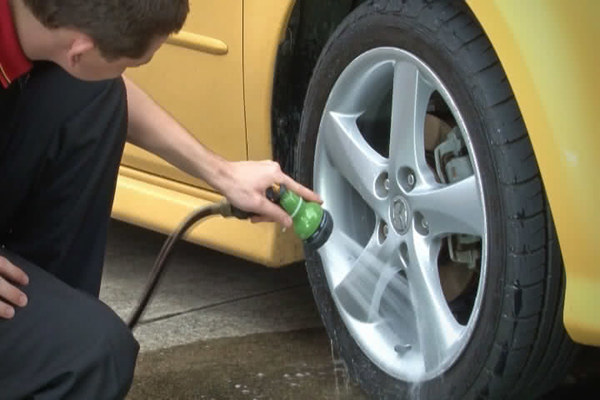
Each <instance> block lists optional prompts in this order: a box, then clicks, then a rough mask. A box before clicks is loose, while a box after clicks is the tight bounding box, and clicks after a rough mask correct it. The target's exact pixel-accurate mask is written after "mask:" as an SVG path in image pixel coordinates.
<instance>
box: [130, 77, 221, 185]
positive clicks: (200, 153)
mask: <svg viewBox="0 0 600 400" xmlns="http://www.w3.org/2000/svg"><path fill="white" fill-rule="evenodd" d="M123 79H124V81H125V86H126V88H127V105H128V107H129V123H128V135H127V141H128V142H130V143H131V144H134V145H136V146H139V147H141V148H143V149H144V150H147V151H149V152H151V153H153V154H156V155H157V156H159V157H161V158H163V159H164V160H165V161H167V162H169V163H170V164H172V165H174V166H175V167H177V168H179V169H181V170H182V171H184V172H186V173H188V174H190V175H192V176H194V177H197V178H201V179H204V180H205V181H206V182H207V183H208V184H209V185H211V186H213V187H214V188H215V189H217V190H221V189H222V188H221V187H219V186H220V185H221V184H222V183H223V182H224V181H225V180H226V179H225V178H226V177H227V172H228V164H229V163H228V161H226V160H225V159H223V158H222V157H220V156H218V155H217V154H215V153H213V152H212V151H210V150H209V149H207V148H206V147H204V146H203V145H202V144H201V143H200V142H198V141H197V140H196V139H195V138H194V137H193V136H192V135H191V134H190V133H189V132H188V131H187V130H186V129H185V128H184V127H183V126H182V125H181V124H179V123H178V122H177V121H176V120H175V119H174V118H173V117H172V116H171V115H170V114H169V113H167V112H166V111H165V110H164V109H163V108H162V107H160V106H159V105H158V104H157V103H156V102H155V101H154V100H152V99H151V98H150V96H148V95H147V94H146V93H145V92H144V91H143V90H141V89H140V88H139V87H138V86H137V85H136V84H135V83H133V82H132V81H131V80H130V79H128V78H126V77H123Z"/></svg>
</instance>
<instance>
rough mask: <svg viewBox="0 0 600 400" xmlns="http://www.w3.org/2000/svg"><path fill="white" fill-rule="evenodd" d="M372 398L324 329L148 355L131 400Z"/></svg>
mask: <svg viewBox="0 0 600 400" xmlns="http://www.w3.org/2000/svg"><path fill="white" fill-rule="evenodd" d="M172 398H178V399H206V400H209V399H215V400H217V399H297V400H305V399H324V400H325V399H331V400H333V399H356V400H359V399H365V400H366V399H367V397H366V396H365V395H364V394H363V393H362V392H361V391H360V389H358V388H357V387H355V386H354V385H352V384H350V383H349V382H348V381H347V379H346V378H345V373H344V371H343V368H342V367H341V366H338V367H337V368H336V366H335V365H334V364H333V363H332V358H331V353H330V350H329V341H328V340H327V338H326V336H325V334H324V332H323V330H322V329H307V330H301V331H295V332H287V333H269V334H256V335H250V336H245V337H240V338H224V339H216V340H210V341H205V342H200V343H196V344H193V345H186V346H180V347H176V348H173V349H169V350H164V351H160V350H159V351H156V352H151V353H147V354H143V355H142V357H141V359H140V363H139V367H138V371H137V379H136V382H135V383H134V386H133V388H132V390H131V392H130V396H129V397H128V399H131V400H142V399H172Z"/></svg>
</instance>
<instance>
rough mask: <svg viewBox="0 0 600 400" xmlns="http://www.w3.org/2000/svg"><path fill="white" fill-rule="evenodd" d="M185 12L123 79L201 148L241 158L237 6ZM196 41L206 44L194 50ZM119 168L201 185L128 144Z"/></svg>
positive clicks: (203, 0)
mask: <svg viewBox="0 0 600 400" xmlns="http://www.w3.org/2000/svg"><path fill="white" fill-rule="evenodd" d="M191 10H192V11H191V12H190V15H189V18H188V20H187V23H186V25H185V27H184V29H183V31H182V32H180V33H179V34H178V35H176V36H175V37H174V38H171V39H169V40H168V41H167V44H166V45H164V46H162V47H161V49H160V50H159V51H158V52H157V53H156V55H155V56H154V59H153V60H152V62H151V63H150V65H148V66H144V67H141V68H134V69H130V70H128V71H127V76H128V77H129V78H131V79H132V80H133V81H134V82H136V83H138V84H139V85H141V86H142V87H143V88H144V89H145V90H146V91H147V92H148V93H149V94H150V95H151V96H152V97H153V98H154V99H155V100H156V101H158V102H159V103H160V104H167V105H168V109H169V112H170V113H172V114H173V115H174V116H175V117H176V118H177V119H178V120H179V121H180V122H181V123H182V124H183V125H184V126H186V127H187V128H188V129H189V130H190V131H191V132H193V133H194V134H195V135H196V136H197V137H198V139H199V140H200V141H201V142H202V143H204V144H205V145H206V146H207V147H209V148H210V149H212V150H213V151H215V152H217V153H218V154H220V155H222V156H223V157H225V158H228V159H232V160H243V159H246V157H247V150H246V134H245V121H244V97H243V95H244V87H243V75H242V74H243V70H242V65H243V64H242V56H243V48H242V10H243V8H242V2H240V1H239V0H222V1H219V2H211V1H207V0H193V1H192V2H191ZM200 39H204V40H205V41H206V42H207V43H206V44H207V46H205V47H204V48H199V47H196V48H194V44H196V45H197V44H198V42H200V41H201V40H200ZM220 46H221V47H222V46H224V47H225V52H224V53H223V52H222V51H221V52H219V49H220V48H221V47H220ZM221 50H222V48H221ZM174 60H175V61H174ZM123 165H126V166H129V167H132V168H136V169H139V170H143V171H148V172H151V173H154V174H156V175H159V176H164V177H167V178H171V179H174V180H176V181H178V182H185V183H189V184H191V185H194V186H203V187H206V185H205V184H204V183H203V182H200V181H199V180H196V179H193V178H191V177H189V176H187V175H184V174H183V173H182V172H180V171H179V170H177V169H176V168H175V167H173V166H170V165H169V164H167V163H166V162H165V161H163V160H160V159H159V158H158V157H156V156H154V155H151V154H150V153H147V152H145V151H143V150H141V149H139V148H135V147H134V146H130V145H128V146H127V148H126V150H125V155H124V158H123Z"/></svg>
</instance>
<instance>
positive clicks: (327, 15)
mask: <svg viewBox="0 0 600 400" xmlns="http://www.w3.org/2000/svg"><path fill="white" fill-rule="evenodd" d="M365 1H366V0H297V1H296V3H295V5H294V8H293V10H292V12H291V15H290V18H289V21H288V24H287V27H286V35H285V39H284V40H283V42H282V43H281V44H280V46H279V49H278V52H277V59H276V66H275V74H274V78H273V96H272V107H271V128H272V129H271V142H272V151H273V157H274V159H275V160H277V161H278V162H279V163H280V164H281V166H282V168H283V169H284V171H286V172H287V173H290V174H293V169H294V162H295V160H294V154H295V148H296V142H297V137H298V131H299V127H300V118H301V116H302V106H303V104H304V98H305V95H306V91H307V89H308V83H309V81H310V78H311V76H312V72H313V69H314V67H315V65H316V63H317V60H318V58H319V55H320V54H321V51H322V49H323V47H324V46H325V43H327V40H328V39H329V37H330V36H331V34H332V33H333V31H334V30H335V29H336V28H337V26H338V25H339V24H340V23H341V22H342V20H343V19H344V18H345V17H346V16H347V15H348V14H349V13H350V12H351V11H352V10H353V9H354V8H356V7H357V6H358V5H360V4H361V3H363V2H365Z"/></svg>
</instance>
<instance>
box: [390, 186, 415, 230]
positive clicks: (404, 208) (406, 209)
mask: <svg viewBox="0 0 600 400" xmlns="http://www.w3.org/2000/svg"><path fill="white" fill-rule="evenodd" d="M390 208H391V216H392V226H393V227H394V229H395V230H396V231H397V232H398V233H399V234H401V235H404V234H405V233H406V232H408V229H409V228H410V222H411V220H412V212H411V210H410V206H409V205H408V201H406V199H405V198H404V197H403V196H397V197H395V198H394V199H393V200H392V204H391V207H390Z"/></svg>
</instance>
